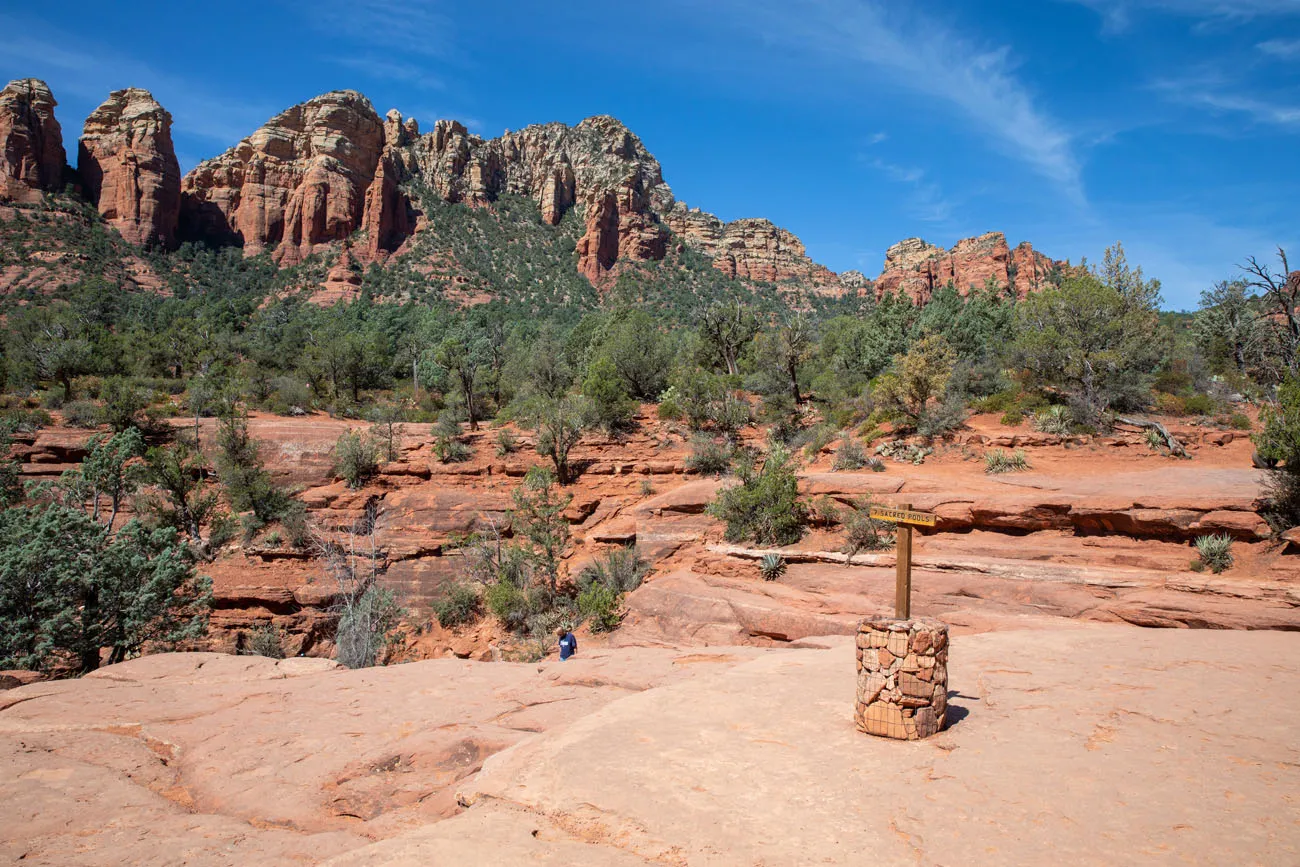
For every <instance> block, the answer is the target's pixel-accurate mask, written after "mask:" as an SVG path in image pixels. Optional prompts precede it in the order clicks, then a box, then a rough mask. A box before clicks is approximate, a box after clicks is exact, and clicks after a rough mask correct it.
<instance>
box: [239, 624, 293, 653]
mask: <svg viewBox="0 0 1300 867" xmlns="http://www.w3.org/2000/svg"><path fill="white" fill-rule="evenodd" d="M244 648H245V650H246V651H247V652H248V653H249V654H250V655H252V656H265V657H267V658H268V659H284V637H283V636H282V635H281V634H280V630H278V629H276V628H275V626H274V625H272V624H270V623H263V624H262V625H261V626H259V627H257V628H256V629H254V630H253V631H252V632H250V633H249V634H248V643H247V644H245V645H244Z"/></svg>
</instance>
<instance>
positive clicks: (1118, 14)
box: [1065, 0, 1300, 33]
mask: <svg viewBox="0 0 1300 867" xmlns="http://www.w3.org/2000/svg"><path fill="white" fill-rule="evenodd" d="M1065 2H1068V3H1074V4H1076V5H1080V6H1087V7H1088V8H1089V9H1092V10H1094V11H1096V12H1097V14H1098V15H1100V16H1101V18H1102V23H1103V29H1105V30H1106V31H1107V32H1109V33H1122V32H1124V31H1126V30H1128V29H1129V28H1130V27H1131V26H1132V24H1133V18H1134V16H1135V15H1136V14H1141V13H1150V14H1162V15H1169V16H1175V17H1179V18H1186V19H1190V20H1192V21H1194V22H1196V24H1197V26H1198V27H1200V28H1204V27H1209V26H1212V25H1214V24H1233V23H1241V22H1245V21H1251V20H1253V19H1256V18H1272V17H1278V16H1294V15H1300V0H1065Z"/></svg>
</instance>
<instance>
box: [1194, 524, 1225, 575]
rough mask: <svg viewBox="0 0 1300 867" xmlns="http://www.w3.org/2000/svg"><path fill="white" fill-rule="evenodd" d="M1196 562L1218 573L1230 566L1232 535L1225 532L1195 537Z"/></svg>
mask: <svg viewBox="0 0 1300 867" xmlns="http://www.w3.org/2000/svg"><path fill="white" fill-rule="evenodd" d="M1196 555H1197V558H1198V560H1197V562H1199V563H1200V564H1201V566H1202V567H1203V568H1205V569H1209V570H1210V571H1211V572H1213V573H1214V574H1215V575H1218V574H1219V573H1220V572H1222V571H1223V570H1225V569H1228V568H1229V567H1231V566H1232V537H1231V536H1229V535H1228V534H1227V533H1221V534H1215V535H1211V536H1197V537H1196Z"/></svg>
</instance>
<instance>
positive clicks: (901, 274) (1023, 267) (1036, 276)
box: [876, 232, 1063, 303]
mask: <svg viewBox="0 0 1300 867" xmlns="http://www.w3.org/2000/svg"><path fill="white" fill-rule="evenodd" d="M1058 264H1063V263H1057V262H1054V261H1053V260H1051V259H1049V258H1047V257H1046V256H1044V255H1043V254H1041V253H1038V252H1036V251H1035V250H1034V248H1033V247H1032V246H1031V245H1030V244H1029V242H1027V241H1026V242H1024V243H1021V244H1020V245H1019V246H1017V247H1016V249H1015V251H1014V252H1012V251H1011V249H1010V248H1009V247H1008V246H1007V239H1006V236H1005V235H1003V234H1002V233H1001V232H987V233H985V234H983V235H980V236H978V237H975V238H966V239H963V240H961V241H958V242H957V244H956V245H955V246H954V247H953V248H952V249H951V250H944V249H943V248H942V247H936V246H934V245H932V244H927V243H926V242H925V241H923V240H921V239H920V238H908V239H907V240H905V241H900V242H898V243H897V244H895V245H894V246H892V247H890V248H889V250H888V251H887V252H886V253H885V267H884V270H882V271H881V273H880V277H879V278H878V279H877V280H876V292H877V294H878V295H879V294H884V293H885V292H901V293H903V294H904V295H907V296H908V297H909V298H911V299H912V300H913V301H917V302H920V303H924V302H926V301H929V300H930V297H931V296H932V295H933V294H934V292H935V291H936V290H938V289H942V288H943V287H945V286H947V285H948V284H950V283H951V284H952V285H953V286H954V287H955V288H956V289H957V291H958V292H959V293H961V294H962V295H963V296H966V295H969V294H970V293H971V292H972V291H978V290H980V289H983V288H984V287H986V286H989V285H992V286H995V287H997V288H999V289H1002V288H1006V287H1012V288H1013V289H1014V291H1015V293H1016V295H1017V296H1018V297H1020V298H1023V297H1025V295H1026V294H1028V293H1029V292H1031V291H1036V290H1037V289H1040V288H1042V286H1043V284H1044V283H1045V282H1046V279H1047V276H1048V275H1049V274H1050V273H1051V271H1052V269H1053V268H1054V267H1056V266H1057V265H1058Z"/></svg>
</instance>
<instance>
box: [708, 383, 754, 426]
mask: <svg viewBox="0 0 1300 867" xmlns="http://www.w3.org/2000/svg"><path fill="white" fill-rule="evenodd" d="M751 418H752V413H751V412H750V408H749V404H748V403H746V402H745V401H744V400H743V399H742V398H740V397H739V396H737V395H736V394H735V393H734V392H732V391H728V392H726V393H725V394H724V395H723V396H722V400H720V401H718V402H717V403H715V404H714V405H713V407H712V408H711V410H710V413H709V419H710V421H712V422H713V426H714V428H715V429H717V430H719V431H721V432H723V433H728V434H731V433H735V432H736V431H738V430H740V429H741V428H742V427H744V426H745V425H747V424H749V422H750V420H751Z"/></svg>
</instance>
